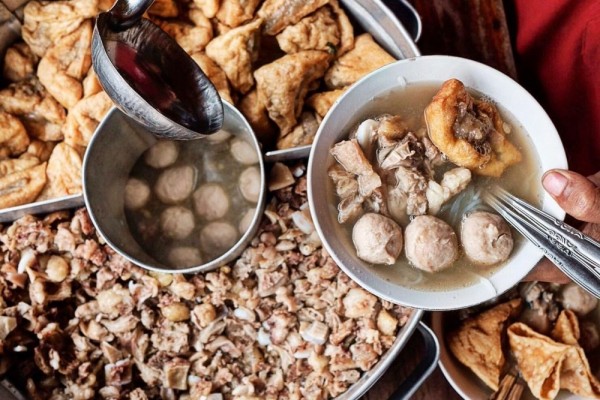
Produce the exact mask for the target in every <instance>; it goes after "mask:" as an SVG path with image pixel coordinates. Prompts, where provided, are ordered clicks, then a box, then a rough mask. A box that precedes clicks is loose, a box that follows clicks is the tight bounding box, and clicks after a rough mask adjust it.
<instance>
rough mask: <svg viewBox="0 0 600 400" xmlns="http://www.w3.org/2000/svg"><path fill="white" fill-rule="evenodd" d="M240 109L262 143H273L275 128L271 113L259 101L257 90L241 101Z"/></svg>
mask: <svg viewBox="0 0 600 400" xmlns="http://www.w3.org/2000/svg"><path fill="white" fill-rule="evenodd" d="M238 107H239V109H240V111H241V112H242V114H244V116H245V117H246V119H247V120H248V122H249V123H250V125H251V126H252V129H253V130H254V133H256V136H257V137H258V139H259V140H260V141H261V143H263V144H264V143H268V142H270V141H272V139H273V137H274V136H275V134H276V132H275V126H274V124H273V122H272V121H271V120H270V119H269V113H268V112H267V108H266V107H265V105H264V104H263V103H262V102H261V101H260V100H259V98H258V92H257V91H256V89H254V90H252V91H250V92H248V93H247V94H246V95H245V96H244V97H242V99H241V100H240V102H239V104H238Z"/></svg>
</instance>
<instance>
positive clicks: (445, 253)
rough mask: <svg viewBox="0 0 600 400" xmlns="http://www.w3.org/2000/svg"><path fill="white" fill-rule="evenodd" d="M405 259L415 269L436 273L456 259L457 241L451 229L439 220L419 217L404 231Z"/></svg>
mask: <svg viewBox="0 0 600 400" xmlns="http://www.w3.org/2000/svg"><path fill="white" fill-rule="evenodd" d="M404 240H405V251H406V257H407V258H408V260H409V261H410V262H411V263H412V265H414V266H415V267H416V268H418V269H420V270H423V271H427V272H438V271H441V270H444V269H446V268H449V267H451V266H452V264H453V263H454V261H455V260H456V259H457V258H458V241H457V239H456V233H454V231H453V230H452V227H451V226H450V225H448V224H447V223H446V222H444V221H442V220H441V219H439V218H436V217H433V216H431V215H421V216H418V217H416V218H415V219H413V220H412V221H411V223H410V224H408V226H407V227H406V230H405V231H404Z"/></svg>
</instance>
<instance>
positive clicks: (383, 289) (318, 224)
mask: <svg viewBox="0 0 600 400" xmlns="http://www.w3.org/2000/svg"><path fill="white" fill-rule="evenodd" d="M433 68H436V70H435V73H433V74H432V73H431V70H432V69H433ZM407 73H408V76H409V78H408V79H407ZM419 74H421V77H420V78H415V76H418V75H419ZM456 75H461V76H458V79H461V80H464V77H465V76H466V77H467V79H469V80H472V81H474V82H476V83H477V87H475V89H477V90H479V91H481V92H483V94H485V95H487V96H489V97H491V98H492V99H493V100H494V99H495V98H496V97H498V96H496V95H494V94H491V93H489V92H486V91H485V90H481V87H480V86H484V88H485V87H486V85H496V86H498V85H500V86H501V87H502V89H503V90H504V88H508V89H510V91H511V92H512V93H513V94H516V97H515V98H516V99H517V100H518V101H516V100H511V102H516V104H513V105H512V106H511V105H510V104H506V103H503V102H499V103H501V104H502V105H503V108H505V109H507V110H508V111H509V112H510V113H511V114H513V115H514V114H516V113H515V110H516V106H517V105H518V106H527V107H528V114H533V117H532V118H531V120H535V122H536V123H537V124H539V126H540V127H543V131H544V132H543V134H544V140H543V142H541V143H535V142H534V140H533V139H534V136H533V135H532V133H531V132H530V130H531V127H530V128H529V129H527V130H526V131H527V133H528V135H529V136H530V137H531V138H532V142H534V143H533V144H534V148H535V150H536V153H537V155H538V157H539V161H540V166H543V164H544V157H546V158H548V157H549V158H551V159H552V160H553V161H552V165H551V166H550V168H565V169H566V168H567V159H566V155H565V152H564V146H563V144H562V142H561V139H560V136H559V135H558V132H557V131H556V128H555V127H554V125H553V123H552V121H551V120H550V117H549V116H548V115H547V113H546V112H545V111H544V109H543V108H542V107H541V105H540V104H539V103H538V102H537V100H536V99H535V98H534V97H533V96H532V95H531V94H529V92H527V91H526V90H525V89H524V88H523V87H522V86H521V85H520V84H518V83H517V82H516V81H514V80H513V79H512V78H510V77H509V76H507V75H505V74H504V73H502V72H500V71H498V70H496V69H494V68H492V67H489V66H487V65H485V64H482V63H479V62H477V61H473V60H469V59H465V58H460V57H454V56H439V55H435V56H421V57H414V58H409V59H405V60H400V61H396V62H394V63H391V64H389V65H387V66H384V67H382V68H380V69H378V70H376V71H374V72H371V73H370V74H368V75H367V76H365V77H363V78H362V79H361V80H359V81H358V82H356V83H355V84H353V85H352V86H351V87H350V88H349V89H348V90H346V92H345V93H344V94H343V95H342V96H341V97H340V98H339V99H338V100H337V101H336V102H335V103H334V104H333V106H332V107H331V109H330V110H329V112H328V113H327V115H326V116H325V118H324V119H323V121H322V122H321V124H320V126H319V129H318V131H317V134H316V136H315V139H314V142H313V146H312V149H311V152H310V156H309V163H308V168H307V172H308V173H307V176H308V185H307V195H308V201H309V205H310V210H311V215H312V218H313V221H314V225H315V228H316V230H317V232H318V234H319V236H320V237H321V240H322V242H323V246H324V247H325V249H326V250H327V251H328V253H329V254H330V255H331V256H332V258H333V259H334V260H335V262H336V263H337V264H338V265H339V266H340V268H342V270H343V271H344V272H345V273H346V274H348V275H349V276H350V277H351V278H352V279H353V280H354V281H355V282H357V283H358V284H359V285H360V286H361V287H363V288H364V289H366V290H368V291H369V292H371V293H373V294H375V295H376V296H378V297H380V298H383V299H384V300H387V301H390V302H392V303H396V304H400V305H403V306H408V307H412V308H420V309H425V310H454V309H460V308H466V307H471V306H474V305H477V304H480V303H483V302H485V301H487V300H490V299H492V298H494V297H496V296H498V295H500V294H502V293H504V292H506V291H507V290H509V289H510V288H511V287H513V286H514V285H515V284H517V283H518V282H519V281H520V280H521V279H522V278H523V277H524V276H525V275H526V274H527V273H528V272H529V271H530V270H531V269H532V268H533V267H534V266H535V264H536V263H537V262H538V261H539V260H540V259H541V258H542V256H543V253H542V251H541V250H539V249H538V248H536V247H535V246H534V245H533V244H531V243H529V242H527V243H524V245H523V246H522V247H521V248H520V249H519V251H518V252H516V253H513V255H512V256H513V257H514V256H516V255H517V254H522V256H521V257H520V258H522V260H521V259H518V261H519V262H522V261H525V262H526V263H527V266H526V268H522V266H521V265H520V266H516V265H515V266H513V267H512V268H508V267H509V266H510V265H511V264H515V261H517V259H516V258H515V259H513V261H511V262H510V263H509V264H507V265H506V266H504V267H502V268H500V269H499V270H498V271H496V272H495V273H494V274H492V275H491V276H490V277H489V278H488V280H485V281H484V280H483V279H482V280H480V281H479V282H477V283H475V284H473V285H470V286H467V287H463V288H454V289H450V290H445V291H423V290H414V289H412V288H409V287H406V286H400V285H397V284H393V283H391V282H386V281H385V280H384V279H383V278H381V277H379V276H378V275H377V274H375V273H372V272H370V271H366V270H365V266H364V265H366V264H365V263H364V262H362V261H360V260H358V259H357V257H356V255H355V253H354V249H352V253H353V254H352V256H351V257H350V256H349V255H348V254H347V253H348V252H347V251H343V250H342V251H338V248H341V247H343V246H342V245H341V244H339V245H338V246H337V247H336V245H334V244H332V243H337V241H336V239H335V236H336V235H333V234H332V232H330V231H331V229H329V228H328V227H327V223H328V221H327V222H326V223H325V224H324V223H323V221H324V220H326V219H327V218H331V217H330V216H327V213H329V211H328V207H327V201H326V200H324V198H325V196H324V195H323V192H324V190H323V187H322V186H323V185H322V184H321V182H322V180H323V179H328V177H327V174H323V166H324V165H329V163H328V161H327V160H329V159H330V158H328V157H330V156H329V155H328V148H329V144H328V143H326V144H323V142H326V141H327V140H328V138H329V137H331V136H335V135H336V133H335V129H336V128H335V127H332V125H333V124H335V122H336V119H337V120H339V119H340V118H341V116H340V115H338V114H340V113H342V112H345V111H351V112H353V113H354V116H355V118H356V117H357V116H359V114H360V109H361V108H362V107H364V106H365V105H366V104H367V103H365V101H364V99H373V98H374V97H375V96H377V95H381V94H382V93H385V92H384V91H382V90H380V91H379V92H377V93H376V92H375V90H377V88H375V86H377V85H379V86H381V83H380V82H378V80H384V79H387V81H386V82H387V83H388V85H389V82H391V83H392V86H393V85H395V86H397V87H398V88H400V87H404V86H405V85H406V83H407V82H408V83H413V82H423V83H424V82H430V83H431V82H440V83H441V82H443V81H445V80H447V79H450V78H453V77H456ZM442 76H443V77H442ZM467 86H469V87H472V85H469V84H467ZM389 90H390V87H389V86H388V92H389ZM359 92H360V95H357V93H359ZM498 93H499V92H498ZM500 97H501V96H500ZM511 99H512V97H511ZM350 103H353V105H354V106H355V107H354V108H352V109H351V110H344V107H345V108H348V106H347V104H350ZM354 103H357V104H354ZM517 103H518V104H517ZM351 118H352V117H349V118H347V119H351ZM515 119H517V121H519V122H520V123H522V124H525V123H524V122H523V118H516V115H515ZM529 125H531V123H530V124H529ZM537 126H538V125H536V127H537ZM537 130H539V129H537ZM338 131H339V130H338ZM339 137H340V136H339V134H338V136H337V139H335V140H334V141H332V144H333V143H335V142H337V141H338V140H339ZM540 146H542V148H548V149H552V150H554V152H553V153H552V154H551V155H548V154H545V152H544V151H543V150H540ZM316 182H318V183H316ZM542 208H543V209H544V210H545V211H547V212H549V213H550V214H552V215H554V216H555V217H557V218H559V219H561V220H562V219H564V216H565V212H564V211H563V210H562V209H561V208H560V207H559V206H558V204H556V202H555V201H554V200H553V199H552V198H551V197H550V196H549V195H548V194H547V193H545V192H542ZM335 223H337V221H335ZM525 256H527V257H525ZM361 264H362V265H361ZM529 264H531V265H529ZM502 271H504V273H502ZM432 294H434V296H430V295H432Z"/></svg>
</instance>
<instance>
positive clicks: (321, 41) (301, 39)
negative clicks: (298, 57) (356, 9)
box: [276, 6, 340, 54]
mask: <svg viewBox="0 0 600 400" xmlns="http://www.w3.org/2000/svg"><path fill="white" fill-rule="evenodd" d="M276 38H277V43H279V47H280V48H281V50H283V51H285V52H286V53H288V54H289V53H297V52H299V51H301V50H322V51H329V52H332V53H333V52H335V51H336V49H337V46H338V45H339V43H340V30H339V28H338V24H337V21H336V20H335V16H334V15H333V12H332V11H331V8H330V7H328V6H324V7H321V8H319V9H318V10H317V11H315V12H314V13H312V14H310V15H308V16H306V17H304V18H302V19H301V20H300V21H299V22H298V23H296V24H294V25H290V26H288V27H286V28H285V29H284V30H283V31H282V32H281V33H280V34H279V35H277V36H276Z"/></svg>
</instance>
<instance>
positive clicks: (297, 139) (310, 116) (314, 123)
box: [277, 111, 319, 149]
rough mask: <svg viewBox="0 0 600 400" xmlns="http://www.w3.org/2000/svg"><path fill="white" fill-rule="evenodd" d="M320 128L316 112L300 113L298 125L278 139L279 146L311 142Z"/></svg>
mask: <svg viewBox="0 0 600 400" xmlns="http://www.w3.org/2000/svg"><path fill="white" fill-rule="evenodd" d="M318 129H319V121H318V120H317V118H316V117H315V114H314V113H312V112H306V111H305V112H303V113H302V115H300V120H299V121H298V125H296V126H295V127H294V129H292V131H291V132H290V133H288V134H287V135H285V136H283V137H282V138H280V139H279V140H278V141H277V148H278V149H289V148H291V147H297V146H304V145H306V144H311V143H312V142H313V139H314V138H315V135H316V134H317V130H318Z"/></svg>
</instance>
